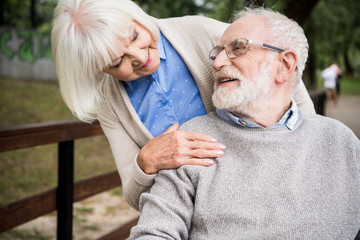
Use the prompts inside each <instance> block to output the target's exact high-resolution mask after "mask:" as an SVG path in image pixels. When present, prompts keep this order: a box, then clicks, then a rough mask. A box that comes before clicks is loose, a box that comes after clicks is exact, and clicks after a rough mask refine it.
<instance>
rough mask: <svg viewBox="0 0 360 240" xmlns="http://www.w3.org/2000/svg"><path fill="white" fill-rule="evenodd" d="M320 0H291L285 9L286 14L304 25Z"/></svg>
mask: <svg viewBox="0 0 360 240" xmlns="http://www.w3.org/2000/svg"><path fill="white" fill-rule="evenodd" d="M317 2H318V0H296V1H289V3H288V5H287V6H286V8H285V9H284V14H285V15H286V16H287V17H289V18H292V19H294V20H295V21H296V22H297V23H299V25H303V23H304V22H305V20H306V19H308V17H309V16H310V14H311V11H312V10H313V8H314V7H315V5H316V3H317Z"/></svg>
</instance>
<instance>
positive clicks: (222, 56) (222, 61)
mask: <svg viewBox="0 0 360 240" xmlns="http://www.w3.org/2000/svg"><path fill="white" fill-rule="evenodd" d="M225 51H226V50H225V49H223V50H222V51H221V52H220V53H219V54H218V55H217V56H216V58H215V60H214V63H213V69H214V70H216V71H219V70H221V68H222V67H223V66H229V65H231V60H230V59H229V58H228V56H227V55H226V52H225Z"/></svg>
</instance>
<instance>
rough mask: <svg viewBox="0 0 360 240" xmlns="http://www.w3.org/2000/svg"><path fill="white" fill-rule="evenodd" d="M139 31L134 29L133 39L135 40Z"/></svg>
mask: <svg viewBox="0 0 360 240" xmlns="http://www.w3.org/2000/svg"><path fill="white" fill-rule="evenodd" d="M138 35H139V33H138V32H137V31H134V34H133V38H132V41H135V40H136V39H137V38H138Z"/></svg>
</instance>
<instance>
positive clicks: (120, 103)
mask: <svg viewBox="0 0 360 240" xmlns="http://www.w3.org/2000/svg"><path fill="white" fill-rule="evenodd" d="M155 21H156V23H157V25H158V26H159V28H160V30H161V32H162V33H163V34H164V36H165V37H166V38H167V39H168V40H169V41H170V43H171V44H172V45H173V47H174V48H175V49H176V50H177V52H178V53H179V54H180V56H181V57H182V59H183V60H184V62H185V63H186V65H187V67H188V68H189V70H190V72H191V74H192V76H193V77H194V79H195V81H196V84H197V86H198V88H199V91H200V95H201V98H202V100H203V103H204V106H205V109H206V111H207V112H211V111H213V110H214V106H213V105H212V100H211V97H212V93H213V82H214V78H213V76H212V68H211V67H210V65H209V57H208V56H209V51H210V49H212V47H213V46H214V45H216V44H217V43H218V42H219V40H220V38H221V35H222V33H223V32H224V30H225V29H226V28H227V26H228V24H226V23H223V22H219V21H217V20H213V19H210V18H206V17H201V16H186V17H180V18H168V19H161V20H159V19H155ZM102 81H103V96H102V97H103V99H102V104H101V106H100V107H99V108H98V112H97V116H98V119H99V121H100V123H101V126H102V129H103V130H104V133H105V135H106V137H107V139H108V141H109V143H110V146H111V149H112V152H113V156H114V158H115V162H116V166H117V169H118V171H119V174H120V177H121V182H122V186H123V193H124V196H125V199H126V201H127V202H128V203H129V204H130V206H132V207H133V208H135V209H138V208H139V197H140V194H141V193H142V192H144V191H147V190H148V189H149V188H150V186H151V185H152V184H153V179H154V177H155V175H146V174H145V173H144V172H143V171H142V170H141V169H140V167H139V166H138V165H137V162H136V156H137V154H138V153H139V151H140V149H141V148H142V147H143V146H144V145H145V144H146V142H147V141H149V140H150V139H151V138H153V136H152V135H151V133H150V132H149V131H148V130H147V129H146V127H145V126H144V125H143V124H142V122H141V120H140V118H139V117H138V115H137V113H136V111H135V109H134V108H133V106H132V104H131V101H130V99H129V97H128V95H127V93H126V91H125V89H124V87H123V85H122V83H121V82H120V81H118V80H116V79H114V78H112V77H111V76H105V77H104V79H103V80H102ZM294 98H295V101H296V102H297V104H298V105H299V107H302V108H305V109H306V110H307V111H308V112H315V111H314V106H313V103H312V102H311V99H310V97H309V94H308V92H307V91H306V88H305V86H304V84H303V82H301V84H299V86H298V87H297V89H296V92H295V94H294Z"/></svg>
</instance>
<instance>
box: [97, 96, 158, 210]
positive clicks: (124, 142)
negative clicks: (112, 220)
mask: <svg viewBox="0 0 360 240" xmlns="http://www.w3.org/2000/svg"><path fill="white" fill-rule="evenodd" d="M103 98H104V100H103V101H102V104H101V105H100V107H99V108H98V109H97V117H98V120H99V121H100V124H101V128H102V129H103V131H104V134H105V136H106V138H107V140H108V142H109V144H110V147H111V151H112V154H113V157H114V159H115V163H116V167H117V170H118V172H119V175H120V178H121V183H122V190H123V194H124V197H125V200H126V201H127V202H128V203H129V205H130V206H131V207H133V208H134V209H137V210H138V209H139V198H140V194H141V193H142V192H144V191H148V190H149V188H150V186H151V185H152V184H153V182H154V177H155V175H147V174H145V173H144V172H143V171H142V170H141V169H140V167H139V166H138V164H137V161H136V158H137V154H138V153H139V151H140V147H139V146H138V145H137V144H136V142H135V141H134V140H133V139H132V138H131V137H130V136H129V134H128V132H127V131H126V129H125V127H124V126H123V125H122V123H121V122H120V121H119V119H118V117H117V116H116V114H115V113H114V109H112V105H111V102H112V101H110V100H109V99H106V95H105V94H104V96H103Z"/></svg>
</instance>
